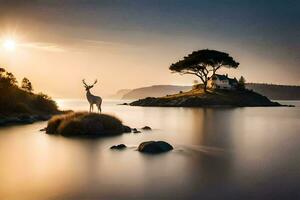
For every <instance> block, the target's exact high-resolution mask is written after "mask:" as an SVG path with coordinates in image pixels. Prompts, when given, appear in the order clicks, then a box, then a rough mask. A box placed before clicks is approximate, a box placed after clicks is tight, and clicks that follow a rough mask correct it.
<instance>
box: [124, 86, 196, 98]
mask: <svg viewBox="0 0 300 200" xmlns="http://www.w3.org/2000/svg"><path fill="white" fill-rule="evenodd" d="M191 88H192V87H191V86H176V85H153V86H150V87H142V88H137V89H133V90H131V91H130V92H128V93H127V94H125V95H124V96H123V97H122V99H141V98H145V97H161V96H165V95H167V94H175V93H178V92H180V91H188V90H191Z"/></svg>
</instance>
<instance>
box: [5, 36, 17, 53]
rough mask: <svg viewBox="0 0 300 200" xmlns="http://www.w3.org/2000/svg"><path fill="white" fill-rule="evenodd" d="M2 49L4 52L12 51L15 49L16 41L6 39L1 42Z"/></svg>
mask: <svg viewBox="0 0 300 200" xmlns="http://www.w3.org/2000/svg"><path fill="white" fill-rule="evenodd" d="M3 47H4V49H5V50H8V51H14V50H15V49H16V41H15V40H13V39H11V38H8V39H5V40H4V41H3Z"/></svg>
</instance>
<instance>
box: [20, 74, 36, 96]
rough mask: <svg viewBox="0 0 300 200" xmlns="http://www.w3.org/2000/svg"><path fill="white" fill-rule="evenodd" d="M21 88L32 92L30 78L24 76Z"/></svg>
mask: <svg viewBox="0 0 300 200" xmlns="http://www.w3.org/2000/svg"><path fill="white" fill-rule="evenodd" d="M21 88H22V89H23V90H25V91H27V92H29V93H32V91H33V87H32V84H31V82H30V80H29V79H28V78H26V77H24V78H23V80H22V83H21Z"/></svg>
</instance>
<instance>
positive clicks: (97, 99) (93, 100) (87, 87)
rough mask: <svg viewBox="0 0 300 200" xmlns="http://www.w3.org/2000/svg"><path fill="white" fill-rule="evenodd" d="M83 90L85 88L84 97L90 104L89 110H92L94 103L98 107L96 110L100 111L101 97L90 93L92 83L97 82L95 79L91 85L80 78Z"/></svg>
mask: <svg viewBox="0 0 300 200" xmlns="http://www.w3.org/2000/svg"><path fill="white" fill-rule="evenodd" d="M82 82H83V84H84V87H85V90H86V98H87V100H88V102H89V104H90V112H92V111H93V109H94V104H96V106H97V108H98V112H101V104H102V99H101V97H98V96H94V95H92V94H91V92H90V89H91V88H92V87H94V85H95V84H96V83H97V79H96V80H95V82H94V84H93V85H88V84H86V82H85V81H84V79H83V80H82Z"/></svg>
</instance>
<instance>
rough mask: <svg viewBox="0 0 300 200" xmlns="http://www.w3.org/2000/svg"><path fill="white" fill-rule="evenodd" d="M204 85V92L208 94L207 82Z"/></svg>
mask: <svg viewBox="0 0 300 200" xmlns="http://www.w3.org/2000/svg"><path fill="white" fill-rule="evenodd" d="M203 85H204V88H203V89H204V92H205V93H206V92H207V81H205V82H203Z"/></svg>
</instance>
